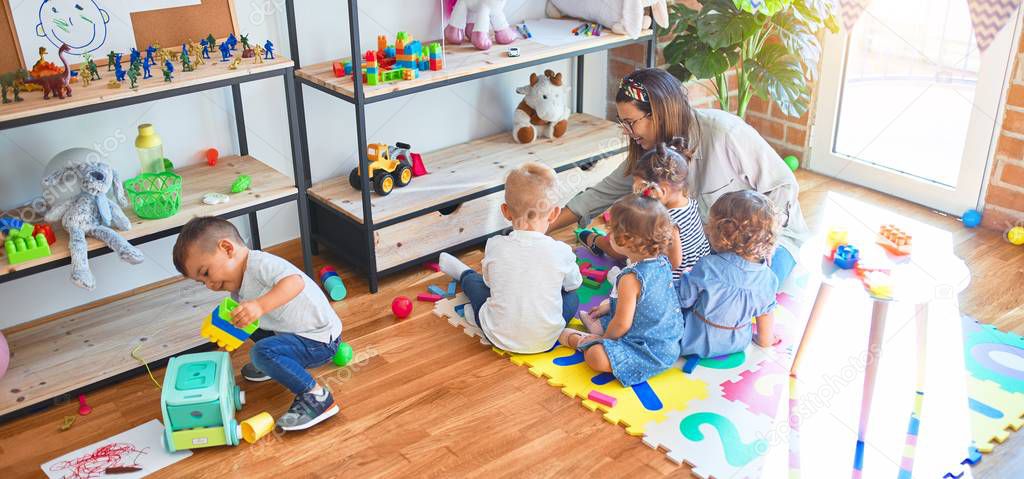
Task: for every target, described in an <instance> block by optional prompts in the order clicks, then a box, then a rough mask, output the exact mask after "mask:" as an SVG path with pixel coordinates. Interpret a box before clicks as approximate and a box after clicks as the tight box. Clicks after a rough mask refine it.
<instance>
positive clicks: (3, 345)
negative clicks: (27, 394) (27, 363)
mask: <svg viewBox="0 0 1024 479" xmlns="http://www.w3.org/2000/svg"><path fill="white" fill-rule="evenodd" d="M10 364H11V348H10V346H8V345H7V339H6V338H4V333H0V378H3V377H4V374H6V373H7V366H9V365H10Z"/></svg>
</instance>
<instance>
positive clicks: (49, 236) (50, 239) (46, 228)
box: [32, 223, 57, 245]
mask: <svg viewBox="0 0 1024 479" xmlns="http://www.w3.org/2000/svg"><path fill="white" fill-rule="evenodd" d="M39 233H42V234H43V236H45V237H46V242H47V243H49V244H51V245H52V244H54V243H56V242H57V236H56V235H54V234H53V228H51V227H50V225H48V224H45V223H43V224H38V225H36V227H35V228H34V229H33V230H32V236H35V235H37V234H39Z"/></svg>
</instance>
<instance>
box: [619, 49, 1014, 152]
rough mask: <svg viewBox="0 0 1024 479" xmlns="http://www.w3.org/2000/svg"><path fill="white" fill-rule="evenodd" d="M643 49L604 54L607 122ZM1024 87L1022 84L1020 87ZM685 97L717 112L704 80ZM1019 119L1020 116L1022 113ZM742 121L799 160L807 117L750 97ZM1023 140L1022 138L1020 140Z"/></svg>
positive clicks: (660, 60)
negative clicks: (617, 92)
mask: <svg viewBox="0 0 1024 479" xmlns="http://www.w3.org/2000/svg"><path fill="white" fill-rule="evenodd" d="M665 40H666V39H662V41H660V42H659V44H658V55H657V58H656V60H655V63H656V64H657V65H659V66H664V65H663V64H664V57H662V55H661V48H663V47H664V45H665V43H666V41H665ZM645 51H646V46H645V45H642V44H637V45H629V46H625V47H622V48H616V49H613V50H611V51H610V52H609V54H608V89H609V92H608V96H607V98H608V112H607V114H608V118H615V93H616V91H617V90H618V88H619V80H621V79H622V77H623V76H625V75H626V74H628V73H629V72H632V71H633V70H636V69H638V68H643V67H644V64H645V59H646V57H645V56H644V54H645ZM728 78H729V86H730V88H731V89H732V91H731V98H730V102H732V103H731V105H732V108H733V109H735V105H736V104H735V100H736V91H735V88H736V79H735V76H734V75H732V74H731V73H730V74H729V77H728ZM1022 85H1024V83H1022ZM686 89H687V94H688V96H689V98H690V104H691V105H692V106H693V107H694V108H718V107H719V105H718V99H717V98H716V97H715V95H714V87H713V86H711V82H710V81H708V80H703V81H696V80H691V81H689V82H687V83H686ZM1021 111H1022V116H1024V109H1022V110H1021ZM746 121H747V123H749V124H750V125H751V126H753V127H754V128H755V129H756V130H757V131H758V132H760V133H761V136H763V137H764V139H765V140H767V141H768V143H769V144H771V145H772V147H773V148H775V151H777V152H778V153H779V155H780V156H783V157H785V156H786V155H796V157H797V158H800V159H801V160H802V159H803V155H804V153H805V152H806V151H807V146H808V145H807V142H808V140H809V136H810V135H808V134H807V132H808V125H809V122H810V119H809V114H805V115H803V116H802V117H800V118H794V117H790V116H786V115H785V114H784V113H782V112H781V111H779V109H778V108H777V107H776V106H775V104H774V103H773V102H770V101H765V100H762V99H760V98H758V97H757V96H754V97H753V98H752V99H751V100H750V104H749V105H747V115H746ZM1021 138H1022V139H1024V135H1022V136H1021Z"/></svg>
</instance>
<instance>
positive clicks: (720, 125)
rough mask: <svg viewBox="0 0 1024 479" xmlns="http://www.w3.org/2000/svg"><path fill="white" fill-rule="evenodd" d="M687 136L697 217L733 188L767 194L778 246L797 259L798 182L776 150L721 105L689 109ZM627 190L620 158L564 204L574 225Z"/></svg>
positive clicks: (800, 231)
mask: <svg viewBox="0 0 1024 479" xmlns="http://www.w3.org/2000/svg"><path fill="white" fill-rule="evenodd" d="M693 112H694V118H695V120H696V121H694V122H692V123H691V126H690V141H691V144H694V145H696V148H695V152H694V158H693V161H691V162H690V178H689V182H690V198H691V199H695V200H696V201H697V206H698V209H699V210H700V214H701V217H702V218H703V219H704V220H705V221H707V216H708V210H709V209H710V208H711V205H712V204H714V202H715V200H717V199H718V197H719V196H721V195H723V194H725V193H729V192H732V191H738V190H755V191H758V192H760V193H763V194H764V195H766V196H768V197H769V198H771V199H772V201H774V202H775V204H776V205H777V206H778V207H779V209H780V211H781V212H782V218H781V221H782V224H783V228H782V233H781V234H780V238H779V245H780V246H782V247H783V248H786V251H788V252H789V253H790V254H791V255H792V256H793V258H799V249H800V245H801V244H803V242H804V240H805V239H806V238H807V236H808V230H807V223H806V222H805V221H804V216H803V213H802V212H801V211H800V203H799V201H798V196H799V192H800V187H799V185H797V183H796V177H795V176H793V172H792V171H790V170H789V167H788V166H786V163H785V162H783V161H782V158H781V157H779V154H778V153H776V152H775V150H773V149H772V147H771V146H770V145H769V144H768V142H766V141H765V140H764V138H762V137H761V135H760V134H759V133H758V132H757V131H756V130H754V129H753V128H752V127H751V126H750V125H748V124H747V123H746V122H744V121H743V120H742V119H741V118H740V117H738V116H736V115H733V114H732V113H728V112H725V111H722V110H717V109H701V110H694V111H693ZM632 189H633V180H632V178H630V177H628V176H626V162H625V161H623V162H622V164H621V165H619V167H618V168H616V169H615V171H613V172H612V173H611V174H610V175H608V176H607V177H606V178H605V179H604V180H602V181H601V182H600V183H598V184H597V185H595V186H594V187H592V188H587V189H586V190H584V191H582V192H580V193H579V194H577V195H576V196H575V197H574V198H573V199H571V200H569V203H568V204H567V205H566V206H567V207H568V208H569V209H570V210H572V212H573V213H575V214H576V215H577V216H579V218H580V225H587V224H589V223H590V221H591V220H592V219H593V218H594V216H597V215H599V214H601V213H602V212H604V211H605V210H606V209H608V207H610V206H611V205H612V203H614V202H615V201H616V200H618V199H619V198H621V197H623V196H625V195H627V194H629V193H631V192H632Z"/></svg>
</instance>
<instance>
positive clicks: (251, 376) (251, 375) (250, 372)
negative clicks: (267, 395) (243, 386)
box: [242, 363, 270, 383]
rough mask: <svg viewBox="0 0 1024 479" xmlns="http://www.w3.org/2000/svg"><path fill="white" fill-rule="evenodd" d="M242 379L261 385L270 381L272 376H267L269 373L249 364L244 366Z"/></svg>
mask: <svg viewBox="0 0 1024 479" xmlns="http://www.w3.org/2000/svg"><path fill="white" fill-rule="evenodd" d="M242 377H243V378H245V380H246V381H251V382H254V383H261V382H263V381H269V380H270V376H267V373H265V372H263V371H260V369H259V368H257V367H256V366H255V365H253V364H252V363H247V364H246V365H245V366H242Z"/></svg>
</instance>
